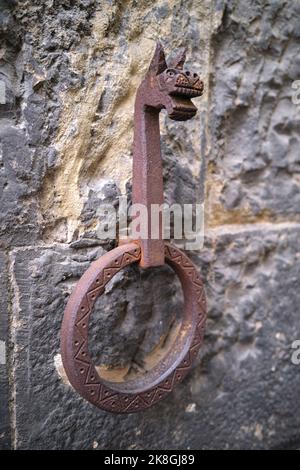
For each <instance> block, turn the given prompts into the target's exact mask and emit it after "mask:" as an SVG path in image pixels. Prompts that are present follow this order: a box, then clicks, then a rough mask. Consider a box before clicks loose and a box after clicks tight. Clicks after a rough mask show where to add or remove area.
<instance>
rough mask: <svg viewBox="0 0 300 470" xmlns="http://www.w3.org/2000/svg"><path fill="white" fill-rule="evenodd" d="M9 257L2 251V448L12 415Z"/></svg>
mask: <svg viewBox="0 0 300 470" xmlns="http://www.w3.org/2000/svg"><path fill="white" fill-rule="evenodd" d="M7 264H8V259H7V257H6V255H5V254H4V253H1V252H0V291H1V296H0V312H1V315H0V449H9V448H10V417H9V391H8V368H7V362H8V341H9V336H8V335H9V329H8V306H9V303H8V277H7V274H6V270H7Z"/></svg>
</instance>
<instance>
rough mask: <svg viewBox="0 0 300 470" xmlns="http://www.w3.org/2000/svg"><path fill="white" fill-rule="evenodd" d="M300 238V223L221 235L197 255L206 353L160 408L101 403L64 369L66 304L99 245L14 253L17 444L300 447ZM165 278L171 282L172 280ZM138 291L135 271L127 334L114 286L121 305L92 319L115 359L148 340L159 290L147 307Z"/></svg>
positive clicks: (126, 285) (125, 285) (168, 300)
mask: <svg viewBox="0 0 300 470" xmlns="http://www.w3.org/2000/svg"><path fill="white" fill-rule="evenodd" d="M299 234H300V228H299V227H296V228H293V227H289V226H284V227H281V229H276V230H274V229H272V228H269V227H265V228H260V229H256V230H253V229H249V230H246V231H245V232H243V233H242V232H239V233H237V234H232V233H230V232H228V233H224V234H220V233H216V234H211V236H210V237H209V238H208V239H207V244H206V248H205V250H204V251H203V253H202V254H201V256H198V257H197V258H196V260H197V262H198V264H199V266H200V269H201V271H202V275H203V277H204V279H205V281H206V288H207V295H208V299H209V321H208V325H207V333H206V336H205V344H204V348H203V349H202V351H201V353H200V356H199V358H198V359H197V361H196V363H195V366H194V368H193V370H192V372H191V373H190V374H189V375H188V377H187V378H186V379H185V381H184V382H183V384H182V385H180V386H179V387H177V389H176V390H175V391H174V393H172V394H171V395H170V396H169V397H168V398H167V399H165V400H164V401H163V402H161V403H160V404H158V405H157V406H155V407H154V408H153V409H150V410H148V411H147V412H143V413H140V414H137V415H131V416H117V415H111V414H107V413H105V412H102V411H99V410H97V409H95V408H94V407H93V406H92V405H90V404H88V403H85V402H84V401H83V400H82V399H81V398H80V397H79V396H78V395H77V394H76V393H75V392H74V391H73V389H72V388H71V387H70V386H69V385H68V384H66V383H65V378H64V377H63V378H61V377H60V376H59V373H61V369H60V366H59V359H58V358H57V354H59V329H60V325H61V319H62V313H63V308H64V305H65V303H66V300H67V296H68V293H69V291H70V289H71V286H72V285H73V284H74V282H75V281H76V279H78V276H79V275H80V274H81V273H82V272H83V271H84V269H86V267H87V265H88V263H89V262H90V261H91V260H93V259H94V258H95V256H98V255H99V254H100V252H99V249H96V250H95V249H93V250H91V249H89V250H88V251H83V252H78V250H76V252H73V251H72V250H70V249H69V248H68V247H65V248H63V247H62V246H57V247H52V248H47V249H45V248H44V249H43V248H41V249H40V248H38V249H29V250H20V251H18V252H17V253H15V255H14V273H15V279H16V285H17V286H18V290H19V298H18V303H19V310H18V311H17V312H15V314H16V315H17V319H16V320H17V321H16V324H17V325H18V327H17V329H16V343H17V344H20V345H23V344H24V345H26V347H23V348H20V349H19V350H18V351H16V353H15V369H14V376H15V384H16V427H17V429H18V441H17V442H18V443H17V446H18V448H25V449H26V448H33V449H40V448H49V449H54V448H72V449H79V448H85V449H88V448H92V447H93V442H94V441H96V442H97V443H98V448H104V449H105V448H119V449H129V448H132V449H140V448H148V449H151V448H152V449H153V448H158V449H168V448H172V449H184V448H188V447H189V448H191V449H197V448H236V449H238V448H253V449H255V448H257V449H259V448H273V447H274V448H277V447H280V446H287V447H290V446H292V445H294V441H296V442H297V439H298V436H299V426H300V416H299V413H298V391H299V386H300V369H299V366H296V365H293V364H292V362H291V354H292V349H291V344H292V342H293V341H294V340H295V339H297V337H298V335H299V328H300V319H299V311H298V289H297V286H298V279H299V274H300V258H299V256H297V253H299V243H300V242H299V240H300V237H299ZM133 271H134V270H133ZM161 283H166V286H167V285H168V279H167V278H165V279H164V280H163V281H162V280H161ZM138 288H140V283H138V282H136V278H135V276H134V273H133V284H132V285H130V282H129V281H128V278H127V279H126V276H125V281H124V279H123V281H122V280H120V281H118V282H116V285H115V292H116V295H119V299H122V300H123V301H126V302H128V303H129V304H132V305H133V306H134V307H133V310H129V311H128V312H127V317H126V320H123V321H122V322H121V325H120V328H119V329H118V330H117V337H115V332H114V330H113V328H112V324H113V322H114V321H115V320H119V321H120V315H121V319H122V316H123V312H120V309H121V307H122V306H123V303H122V300H121V301H119V303H118V304H117V303H116V302H114V301H111V292H110V291H109V292H108V293H107V297H108V299H110V300H109V301H107V304H106V309H107V308H108V306H111V309H112V310H111V311H110V312H109V313H108V311H107V310H104V311H102V315H101V317H98V319H97V325H94V329H95V332H94V333H96V330H98V335H100V336H99V338H100V339H101V341H100V342H101V344H102V345H103V344H104V345H105V346H106V348H105V351H106V353H107V352H110V353H111V354H112V356H111V357H112V359H115V360H116V358H118V353H120V354H121V358H122V361H124V360H126V357H127V358H128V360H131V356H130V344H131V343H130V341H131V340H133V341H134V343H135V344H137V343H138V342H139V339H138V334H139V331H140V330H141V329H143V328H144V327H145V320H143V315H144V314H146V313H147V312H148V313H149V311H150V310H151V309H149V306H148V303H149V299H150V298H151V295H150V292H153V294H152V296H153V295H157V296H158V297H159V295H158V294H157V285H156V284H155V282H151V284H150V285H147V286H146V291H147V296H145V295H144V303H141V297H140V296H139V295H138V298H137V297H136V295H135V289H138ZM124 289H126V296H125V295H124V294H125V292H124ZM164 295H165V299H164V310H162V309H160V310H159V311H158V312H157V314H158V316H157V315H156V317H154V319H155V323H156V325H159V316H160V315H161V318H163V317H164V316H165V312H166V311H167V312H168V309H169V308H170V309H171V307H172V299H173V296H172V294H171V292H168V290H167V288H166V290H165V292H164ZM162 300H163V299H162ZM156 305H159V301H158V302H157V304H156ZM95 313H96V315H95V317H96V318H97V311H96V312H95ZM105 323H106V327H105ZM128 325H129V328H128ZM146 325H147V331H148V332H151V325H153V319H152V318H148V323H146ZM131 326H133V327H132V329H131ZM103 329H104V331H105V337H104V338H102V336H101V335H103ZM132 330H133V332H132ZM122 332H123V334H124V333H125V332H126V335H127V338H126V340H125V339H124V338H122V336H120V335H122ZM111 338H112V344H118V343H120V345H121V348H122V347H123V346H124V344H126V342H127V349H128V350H127V353H126V352H124V351H122V350H120V349H117V350H114V349H113V348H109V340H110V339H111ZM152 338H153V337H152ZM95 339H96V336H95V337H94V344H95ZM105 343H106V344H105ZM146 344H147V343H146ZM96 353H97V351H96ZM96 357H97V359H98V358H99V355H96ZM105 357H106V356H105ZM108 359H109V355H108ZM103 362H104V363H105V359H104V361H103ZM108 362H109V361H108ZM55 363H56V366H55ZM121 365H124V363H123V364H121ZM162 417H163V418H162Z"/></svg>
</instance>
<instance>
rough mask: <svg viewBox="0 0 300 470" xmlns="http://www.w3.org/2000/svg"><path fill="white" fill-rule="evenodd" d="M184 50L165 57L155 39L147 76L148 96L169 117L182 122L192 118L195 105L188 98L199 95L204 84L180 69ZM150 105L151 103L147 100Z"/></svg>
mask: <svg viewBox="0 0 300 470" xmlns="http://www.w3.org/2000/svg"><path fill="white" fill-rule="evenodd" d="M185 58H186V49H185V48H181V49H180V50H179V51H178V53H177V54H176V55H175V56H174V57H173V59H171V60H168V63H167V61H166V58H165V53H164V49H163V46H162V44H161V43H160V42H157V44H156V49H155V52H154V55H153V58H152V60H151V63H150V67H149V70H148V74H147V77H148V78H149V82H148V83H150V90H148V91H149V92H151V93H150V94H149V99H150V100H151V97H152V100H153V101H155V102H159V104H158V105H156V107H159V106H160V108H166V110H167V112H168V115H169V117H170V118H171V119H174V120H179V121H184V120H187V119H190V118H191V117H193V116H194V115H195V114H196V112H197V108H196V106H195V105H194V103H193V102H192V101H191V99H192V98H197V97H198V96H201V95H202V94H203V88H204V84H203V82H202V80H201V79H200V77H199V75H198V74H197V73H196V72H194V71H191V70H188V69H186V68H184V63H185ZM149 105H150V106H151V103H149Z"/></svg>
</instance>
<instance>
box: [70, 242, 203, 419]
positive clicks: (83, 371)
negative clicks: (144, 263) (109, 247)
mask: <svg viewBox="0 0 300 470" xmlns="http://www.w3.org/2000/svg"><path fill="white" fill-rule="evenodd" d="M165 251H166V257H167V258H169V259H170V260H172V261H174V262H176V263H177V264H180V265H181V266H182V268H183V269H184V270H185V271H186V273H187V276H188V277H189V278H190V279H191V283H192V285H193V288H194V290H195V292H196V294H197V303H198V323H197V326H196V332H195V335H194V339H193V343H192V346H191V348H190V350H189V351H188V353H187V354H186V356H185V357H184V359H183V360H182V361H181V363H180V364H179V366H178V367H177V368H176V369H175V370H174V371H173V372H172V373H171V374H170V375H169V376H168V377H167V378H166V379H165V380H164V381H163V382H161V383H160V384H158V385H157V386H155V387H153V388H152V389H150V390H148V391H147V392H145V393H142V394H138V395H129V394H124V393H118V392H115V391H114V390H111V389H110V388H108V387H107V386H106V385H104V384H103V383H101V381H100V379H99V376H98V374H97V372H96V370H95V368H94V366H93V364H92V361H91V358H90V356H89V353H88V328H87V326H88V320H89V316H90V314H91V312H92V308H93V306H94V303H95V301H96V299H97V297H98V296H99V295H101V294H102V293H103V292H104V287H105V285H106V283H107V282H109V280H110V279H111V278H112V277H113V275H114V274H116V273H117V272H118V271H120V270H121V269H123V268H124V267H125V266H126V265H128V264H130V263H131V262H132V261H138V260H139V259H140V251H138V253H137V254H133V253H131V252H126V253H124V254H123V255H121V256H119V257H117V258H116V259H115V260H114V261H113V262H112V263H111V264H110V265H109V266H107V267H105V268H104V269H103V271H102V272H100V273H99V275H98V277H97V279H96V281H95V282H94V283H93V285H92V287H91V288H90V290H89V291H88V292H87V293H86V295H85V296H84V299H83V301H82V303H81V305H80V307H79V309H78V312H77V318H78V319H77V321H76V323H75V332H74V363H75V364H76V369H77V371H78V379H79V381H80V382H81V384H82V385H83V386H84V388H85V393H84V395H85V397H86V398H87V399H88V400H89V401H91V402H92V403H94V404H95V405H96V406H99V407H100V408H103V409H107V410H109V411H115V412H130V411H138V410H140V409H146V408H148V407H150V406H152V405H153V404H154V403H156V402H157V401H159V400H160V399H161V398H163V397H164V396H165V395H166V394H168V393H170V392H171V391H172V390H173V388H174V386H175V385H176V384H177V383H179V382H180V381H181V380H182V379H183V378H184V376H185V375H186V373H187V372H188V370H189V368H190V366H191V363H192V361H193V359H194V358H195V356H196V355H197V352H198V350H199V348H200V346H201V343H202V339H203V333H204V326H205V320H206V300H205V293H204V288H203V285H202V282H201V280H200V278H199V276H198V274H197V271H196V270H195V268H194V266H193V264H192V263H191V261H190V260H189V258H188V257H187V256H185V255H184V254H183V253H182V252H180V251H178V250H177V249H176V248H175V247H171V246H170V245H168V246H166V248H165Z"/></svg>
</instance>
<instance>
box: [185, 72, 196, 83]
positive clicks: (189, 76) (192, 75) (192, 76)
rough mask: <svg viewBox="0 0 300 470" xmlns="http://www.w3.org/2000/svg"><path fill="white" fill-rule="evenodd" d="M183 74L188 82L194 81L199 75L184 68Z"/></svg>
mask: <svg viewBox="0 0 300 470" xmlns="http://www.w3.org/2000/svg"><path fill="white" fill-rule="evenodd" d="M184 75H185V76H186V78H187V79H188V80H189V82H190V83H192V84H193V83H196V82H197V81H198V80H199V75H198V74H197V73H196V72H191V71H190V70H185V71H184Z"/></svg>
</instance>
